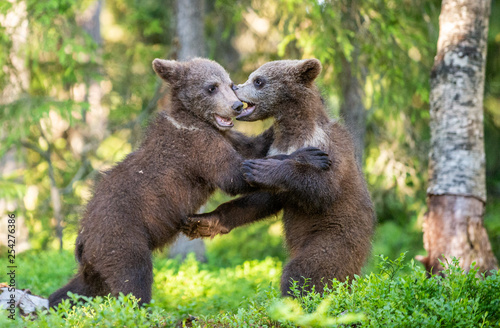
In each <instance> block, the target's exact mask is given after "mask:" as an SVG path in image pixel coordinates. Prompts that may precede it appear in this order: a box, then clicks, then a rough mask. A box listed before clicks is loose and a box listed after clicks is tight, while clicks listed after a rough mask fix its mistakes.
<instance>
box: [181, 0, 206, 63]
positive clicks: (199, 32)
mask: <svg viewBox="0 0 500 328" xmlns="http://www.w3.org/2000/svg"><path fill="white" fill-rule="evenodd" d="M204 13H205V1H204V0H177V25H176V26H177V38H178V40H179V51H178V53H177V59H178V60H181V61H186V60H189V59H191V58H194V57H205V53H206V50H205V36H204V26H205V24H204Z"/></svg>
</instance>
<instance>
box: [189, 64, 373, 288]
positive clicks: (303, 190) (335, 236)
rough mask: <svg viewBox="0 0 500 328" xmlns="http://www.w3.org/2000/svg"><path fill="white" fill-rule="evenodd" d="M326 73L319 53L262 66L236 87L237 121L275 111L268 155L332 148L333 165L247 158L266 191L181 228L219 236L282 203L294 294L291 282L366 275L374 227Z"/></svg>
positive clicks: (284, 284)
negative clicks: (329, 103) (325, 96)
mask: <svg viewBox="0 0 500 328" xmlns="http://www.w3.org/2000/svg"><path fill="white" fill-rule="evenodd" d="M320 71H321V64H320V62H319V61H318V60H316V59H310V60H302V61H294V60H283V61H275V62H270V63H266V64H264V65H263V66H261V67H260V68H259V69H257V70H256V71H255V72H253V73H252V74H250V77H249V79H248V81H247V82H245V83H244V84H242V85H239V86H238V87H237V90H236V91H235V92H236V95H237V96H238V98H239V99H240V100H241V101H243V102H245V103H247V104H248V107H247V108H245V109H244V110H243V112H242V113H241V114H240V115H239V116H238V117H237V118H236V119H239V120H244V121H255V120H262V119H265V118H268V117H273V118H274V125H273V129H274V140H273V142H272V145H271V147H270V150H269V153H268V155H274V154H279V153H283V154H290V153H292V152H294V151H296V150H297V149H299V148H302V147H308V146H313V147H318V148H319V149H322V150H324V151H326V152H327V153H328V154H329V156H330V159H331V160H332V162H333V163H332V165H331V167H330V169H328V170H314V169H311V167H310V166H307V165H306V166H304V165H302V164H301V163H300V161H297V160H296V161H290V160H288V159H281V160H280V159H279V156H278V158H272V157H271V158H264V159H255V160H247V161H245V162H244V165H243V171H244V175H245V179H246V180H247V181H248V182H249V183H250V184H252V185H253V186H257V187H259V188H260V189H261V190H265V192H255V193H252V194H249V195H247V196H244V197H241V198H238V199H236V200H233V201H231V202H228V203H225V204H222V205H221V206H219V207H218V208H217V209H216V210H215V211H213V212H211V213H206V214H200V215H193V216H191V217H189V218H188V219H187V220H186V221H185V222H184V224H185V226H184V227H183V230H184V231H185V233H186V234H188V235H189V236H191V237H199V236H213V235H215V234H218V233H227V232H228V231H230V230H231V229H234V228H236V227H238V226H241V225H244V224H247V223H250V222H254V221H256V220H259V219H262V218H264V217H266V216H269V215H271V214H274V213H277V212H278V211H280V210H281V209H283V222H284V230H285V239H286V244H287V247H288V250H289V253H290V261H289V262H288V264H287V265H286V266H285V268H284V269H283V274H282V278H281V291H282V294H283V296H286V295H290V287H291V285H292V281H298V282H299V284H300V285H301V286H302V287H303V290H310V289H311V287H312V286H315V289H316V290H317V291H322V290H323V287H324V286H325V284H328V281H329V280H331V279H334V278H336V279H338V280H340V281H344V280H345V279H346V278H347V277H350V278H353V276H354V275H355V274H360V272H361V268H362V266H363V264H364V262H365V260H366V259H367V257H368V255H369V253H370V249H371V239H372V236H373V231H374V226H375V215H374V210H373V204H372V202H371V199H370V195H369V193H368V190H367V187H366V183H365V181H364V178H363V174H362V172H361V170H360V168H359V167H358V165H357V163H356V159H355V156H354V148H353V143H352V141H351V138H350V136H349V133H348V132H347V130H346V129H345V128H344V127H343V126H341V125H340V124H339V123H338V122H336V121H331V120H330V119H329V118H328V115H327V113H326V111H325V107H324V104H323V102H322V99H321V95H320V92H319V90H318V89H317V87H316V86H315V84H314V80H315V78H316V77H317V76H318V74H319V73H320ZM304 279H307V282H306V281H305V280H304Z"/></svg>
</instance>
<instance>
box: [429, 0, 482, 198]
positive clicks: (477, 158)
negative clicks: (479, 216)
mask: <svg viewBox="0 0 500 328" xmlns="http://www.w3.org/2000/svg"><path fill="white" fill-rule="evenodd" d="M489 8H490V1H489V0H468V1H464V0H452V1H450V0H444V1H443V5H442V10H441V16H440V18H439V22H440V33H439V40H438V53H437V56H436V58H435V62H434V67H433V70H432V74H431V93H430V107H431V110H430V115H431V123H430V127H431V149H432V150H431V153H430V162H429V176H430V181H429V189H428V190H427V193H428V194H431V195H445V194H449V195H460V196H472V197H476V198H478V199H480V200H481V201H483V202H486V185H485V153H484V134H483V90H484V70H485V62H486V46H487V32H488V17H489Z"/></svg>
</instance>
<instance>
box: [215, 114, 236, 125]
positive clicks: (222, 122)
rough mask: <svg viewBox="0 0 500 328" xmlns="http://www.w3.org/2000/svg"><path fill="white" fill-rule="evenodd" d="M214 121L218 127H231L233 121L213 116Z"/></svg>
mask: <svg viewBox="0 0 500 328" xmlns="http://www.w3.org/2000/svg"><path fill="white" fill-rule="evenodd" d="M215 120H216V121H217V124H219V125H220V126H233V121H232V120H231V119H230V118H226V117H222V116H219V115H215Z"/></svg>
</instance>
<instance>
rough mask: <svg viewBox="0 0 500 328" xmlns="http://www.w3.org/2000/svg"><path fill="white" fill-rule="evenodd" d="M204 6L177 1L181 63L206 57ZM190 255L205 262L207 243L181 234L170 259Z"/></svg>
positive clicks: (198, 2) (190, 0)
mask: <svg viewBox="0 0 500 328" xmlns="http://www.w3.org/2000/svg"><path fill="white" fill-rule="evenodd" d="M204 5H205V4H204V0H177V25H176V26H177V37H178V39H179V50H178V53H177V59H178V60H180V61H186V60H189V59H191V58H194V57H204V56H205V51H206V50H205V38H204V21H203V19H204V12H205V8H204ZM189 253H194V254H195V256H196V259H197V260H198V261H201V262H205V261H206V257H205V243H204V242H203V240H202V239H194V240H189V239H188V238H187V237H186V236H185V235H183V234H179V237H178V238H177V240H176V241H175V243H174V244H173V245H172V246H171V247H170V254H169V257H171V258H175V257H177V256H180V257H181V258H182V259H184V258H186V256H187V254H189Z"/></svg>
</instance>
